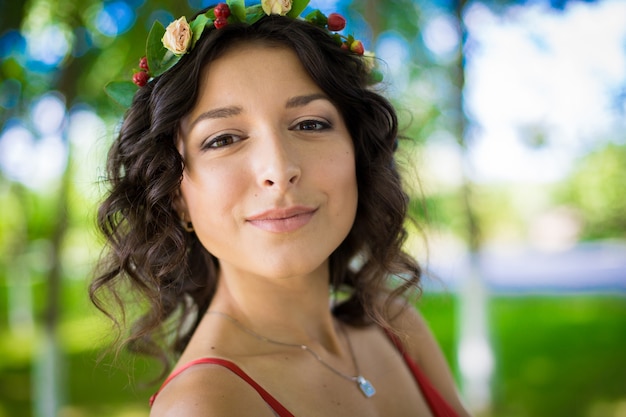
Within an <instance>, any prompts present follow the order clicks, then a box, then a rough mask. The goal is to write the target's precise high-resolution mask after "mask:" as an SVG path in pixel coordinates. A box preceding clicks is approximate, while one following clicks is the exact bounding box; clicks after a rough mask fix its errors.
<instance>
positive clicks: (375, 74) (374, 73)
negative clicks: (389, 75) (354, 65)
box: [369, 68, 383, 85]
mask: <svg viewBox="0 0 626 417" xmlns="http://www.w3.org/2000/svg"><path fill="white" fill-rule="evenodd" d="M382 80H383V73H382V72H380V71H379V70H377V69H375V68H374V69H372V70H371V71H370V77H369V84H370V85H374V84H378V83H379V82H381V81H382Z"/></svg>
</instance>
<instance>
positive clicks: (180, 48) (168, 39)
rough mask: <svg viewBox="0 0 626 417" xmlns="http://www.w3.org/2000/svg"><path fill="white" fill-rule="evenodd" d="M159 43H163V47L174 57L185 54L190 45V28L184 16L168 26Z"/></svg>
mask: <svg viewBox="0 0 626 417" xmlns="http://www.w3.org/2000/svg"><path fill="white" fill-rule="evenodd" d="M161 42H163V46H165V47H166V48H167V49H169V50H170V51H172V52H173V53H175V54H176V55H182V54H184V53H185V52H187V49H188V48H189V44H190V43H191V28H190V27H189V23H187V19H186V18H185V16H183V17H181V18H180V19H178V20H174V21H173V22H172V23H170V24H169V26H168V27H167V29H165V35H163V39H161Z"/></svg>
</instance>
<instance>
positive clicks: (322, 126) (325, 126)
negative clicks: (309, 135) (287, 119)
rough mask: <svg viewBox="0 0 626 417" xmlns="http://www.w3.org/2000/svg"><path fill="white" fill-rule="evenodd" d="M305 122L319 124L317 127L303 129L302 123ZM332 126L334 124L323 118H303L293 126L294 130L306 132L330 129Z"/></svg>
mask: <svg viewBox="0 0 626 417" xmlns="http://www.w3.org/2000/svg"><path fill="white" fill-rule="evenodd" d="M304 124H309V125H311V124H316V125H318V128H317V129H315V128H314V129H303V128H302V125H304ZM331 127H332V125H331V124H330V123H328V122H326V121H323V120H315V119H311V120H303V121H301V122H298V123H296V124H295V126H294V127H293V128H292V130H300V131H306V132H310V131H320V130H326V129H330V128H331Z"/></svg>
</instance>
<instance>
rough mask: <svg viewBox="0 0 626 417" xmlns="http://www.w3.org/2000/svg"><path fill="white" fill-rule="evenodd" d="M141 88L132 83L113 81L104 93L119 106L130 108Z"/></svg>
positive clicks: (105, 88)
mask: <svg viewBox="0 0 626 417" xmlns="http://www.w3.org/2000/svg"><path fill="white" fill-rule="evenodd" d="M138 89H139V87H137V86H136V85H135V83H133V82H130V81H112V82H110V83H108V84H107V85H105V86H104V91H105V93H107V95H108V96H109V97H111V98H112V99H113V100H114V101H116V102H117V103H118V104H121V105H122V107H124V108H129V107H130V105H131V104H132V103H133V97H134V96H135V93H136V92H137V90H138Z"/></svg>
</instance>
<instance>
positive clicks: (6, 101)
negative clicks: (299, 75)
mask: <svg viewBox="0 0 626 417" xmlns="http://www.w3.org/2000/svg"><path fill="white" fill-rule="evenodd" d="M312 3H313V6H315V7H316V8H320V9H322V11H325V12H327V13H329V12H332V11H339V12H341V13H342V14H344V15H345V16H346V17H348V21H349V24H348V28H347V30H346V31H347V32H351V33H356V34H358V35H359V37H360V38H361V39H363V40H364V44H365V45H366V49H371V50H373V51H375V52H376V54H377V56H378V57H380V58H381V59H382V60H383V61H384V64H383V65H382V70H383V72H384V74H385V81H384V86H383V87H382V88H383V89H384V92H385V94H387V95H388V96H389V97H390V98H391V99H392V100H393V101H394V103H395V104H396V105H397V107H398V109H399V112H400V117H401V121H402V128H403V133H404V134H405V135H406V136H407V137H409V138H410V140H408V141H405V142H404V143H403V144H402V145H401V153H400V155H401V163H400V164H401V166H402V169H403V170H404V174H405V179H406V183H407V186H409V187H410V188H411V190H412V193H413V196H414V199H413V202H412V205H411V210H412V211H413V214H414V215H415V216H416V217H417V218H418V219H419V224H420V225H421V226H422V228H423V230H421V231H420V230H417V229H415V230H413V233H412V234H411V238H410V239H409V242H407V249H408V250H409V251H411V253H413V254H414V255H415V256H416V257H417V258H418V259H420V260H421V261H422V262H423V265H424V267H425V270H426V274H425V275H426V276H425V278H424V295H423V296H422V298H421V299H420V300H419V301H418V303H417V304H418V308H420V310H421V311H422V313H423V314H424V316H425V317H426V319H427V320H428V321H429V323H430V324H431V326H432V329H433V332H434V333H435V335H436V336H437V338H438V339H439V341H440V343H441V345H442V348H443V350H444V352H445V354H446V356H447V357H448V359H449V361H450V364H451V366H452V368H453V371H454V373H455V376H456V377H457V380H458V382H459V386H460V387H461V390H462V392H463V396H464V398H465V400H466V402H467V404H468V406H469V407H470V408H471V410H472V411H473V412H474V413H475V414H476V415H477V416H503V417H543V416H546V417H547V416H550V417H556V416H567V417H578V416H580V417H625V416H626V298H625V295H626V118H625V113H626V2H625V1H620V0H597V1H573V0H570V1H568V0H552V1H548V0H537V1H531V0H527V1H523V0H519V1H505V0H482V1H480V0H475V1H464V0H395V1H382V0H363V1H348V0H318V1H313V2H312ZM207 5H208V2H205V1H204V0H188V1H184V0H149V1H146V0H107V1H97V0H82V1H76V0H0V213H1V215H0V417H3V416H11V417H23V416H37V417H39V416H63V417H81V416H103V417H104V416H111V417H134V416H147V414H148V408H147V399H148V397H149V395H150V394H151V393H152V392H153V391H154V390H155V388H156V385H155V384H154V383H151V378H154V377H155V375H156V373H157V371H158V369H157V368H158V366H157V365H156V364H155V363H153V362H151V361H149V360H145V359H137V358H132V357H130V356H123V357H122V360H121V361H120V362H117V363H112V362H111V360H110V357H107V356H105V357H104V358H101V357H100V355H101V353H102V351H103V348H104V347H105V346H107V343H108V342H109V341H110V337H109V336H108V334H109V331H108V323H107V321H106V320H105V319H104V318H103V317H102V316H101V315H100V314H98V313H97V312H96V311H95V309H94V308H93V307H92V306H91V305H90V303H89V302H88V297H87V285H88V281H89V279H90V276H91V273H92V268H93V266H94V260H95V259H96V258H97V257H98V255H99V253H100V250H101V245H102V241H101V239H100V238H99V237H98V235H97V234H96V233H95V227H94V224H95V221H94V217H95V212H96V206H97V202H98V200H99V198H100V196H101V195H102V193H103V191H104V186H103V185H102V184H100V178H101V176H102V174H103V172H104V171H103V165H104V159H105V155H106V150H107V147H108V146H109V144H110V143H111V141H112V138H113V136H114V133H115V129H116V126H117V125H118V123H119V120H120V116H121V112H122V109H120V108H119V107H116V105H115V104H113V102H112V101H110V100H109V99H108V98H107V97H106V95H105V94H104V93H103V86H104V85H105V84H106V83H107V82H108V81H111V80H114V79H119V80H122V79H130V77H131V76H132V68H134V67H136V66H137V64H138V60H139V58H140V57H141V56H142V55H144V50H145V40H146V36H147V32H148V30H149V27H150V26H151V25H152V22H153V21H155V20H159V21H161V22H162V23H163V24H164V25H167V24H168V23H169V22H170V21H171V20H173V19H174V18H177V17H179V16H181V15H187V16H191V15H193V13H194V11H195V10H198V9H199V8H201V7H204V6H207ZM424 236H425V238H424Z"/></svg>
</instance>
